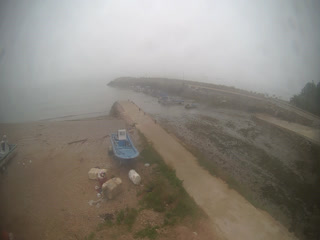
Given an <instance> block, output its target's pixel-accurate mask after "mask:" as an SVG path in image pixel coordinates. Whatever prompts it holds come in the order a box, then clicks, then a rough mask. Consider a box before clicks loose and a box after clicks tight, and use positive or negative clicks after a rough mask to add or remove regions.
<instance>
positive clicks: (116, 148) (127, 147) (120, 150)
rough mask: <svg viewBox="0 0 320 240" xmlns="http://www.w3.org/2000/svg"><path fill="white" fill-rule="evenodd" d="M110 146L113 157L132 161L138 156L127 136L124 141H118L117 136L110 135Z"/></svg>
mask: <svg viewBox="0 0 320 240" xmlns="http://www.w3.org/2000/svg"><path fill="white" fill-rule="evenodd" d="M110 140H111V144H112V149H113V153H114V155H115V156H116V157H117V158H119V159H123V160H130V159H134V158H136V157H138V156H139V152H138V150H137V149H136V148H135V146H134V145H133V143H132V141H131V138H130V136H129V134H127V138H126V140H118V137H117V134H116V133H113V134H111V138H110Z"/></svg>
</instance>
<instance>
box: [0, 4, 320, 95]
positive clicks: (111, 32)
mask: <svg viewBox="0 0 320 240" xmlns="http://www.w3.org/2000/svg"><path fill="white" fill-rule="evenodd" d="M319 13H320V2H319V1H317V0H313V1H311V0H310V1H308V0H306V1H301V0H282V1H279V0H268V1H256V0H230V1H226V0H215V1H213V0H212V1H199V0H197V1H188V0H181V1H171V0H161V1H150V0H143V1H129V0H128V1H122V0H115V1H107V0H104V1H100V0H97V1H92V0H91V1H90V0H88V1H80V0H68V1H56V0H48V1H45V0H33V1H26V0H21V1H16V0H12V1H9V0H7V1H2V2H1V5H0V91H1V92H2V93H3V91H6V92H7V94H8V93H9V94H15V93H17V91H18V90H19V91H21V90H25V91H29V92H32V91H34V90H41V89H42V87H43V88H45V87H48V86H57V85H64V84H66V85H70V84H73V83H77V82H78V81H92V83H93V84H94V83H95V82H99V81H105V82H108V81H110V80H112V79H113V78H115V77H121V76H133V77H141V76H147V77H168V78H170V77H172V78H183V77H184V78H185V79H190V80H197V81H206V82H213V83H218V84H225V85H230V86H236V87H238V88H242V89H249V90H255V91H259V92H263V93H264V92H267V93H269V94H273V93H275V94H277V95H281V96H283V97H284V98H286V99H288V98H289V97H290V96H291V95H292V94H295V93H298V92H300V90H301V88H302V87H303V86H304V84H305V83H306V82H309V81H315V82H318V81H319V80H320V14H319Z"/></svg>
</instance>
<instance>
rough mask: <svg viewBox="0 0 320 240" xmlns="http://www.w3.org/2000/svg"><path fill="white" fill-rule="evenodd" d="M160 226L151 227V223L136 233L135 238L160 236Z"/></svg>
mask: <svg viewBox="0 0 320 240" xmlns="http://www.w3.org/2000/svg"><path fill="white" fill-rule="evenodd" d="M158 228H159V227H158V226H154V227H151V226H150V225H149V226H147V227H146V228H144V229H142V230H140V231H139V232H137V233H135V234H134V238H149V239H155V238H157V236H158V232H157V229H158Z"/></svg>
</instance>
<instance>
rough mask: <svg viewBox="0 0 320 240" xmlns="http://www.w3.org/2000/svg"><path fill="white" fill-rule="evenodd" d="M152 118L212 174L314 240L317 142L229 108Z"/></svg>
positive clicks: (316, 221)
mask: <svg viewBox="0 0 320 240" xmlns="http://www.w3.org/2000/svg"><path fill="white" fill-rule="evenodd" d="M201 112H202V113H203V115H202V114H201ZM157 117H158V121H160V123H161V124H162V125H163V126H164V127H165V128H166V129H167V130H168V131H169V132H171V133H173V134H174V135H176V136H177V137H178V138H179V139H180V140H181V141H182V142H183V143H184V144H185V145H186V146H187V148H189V150H191V151H192V152H193V153H194V154H195V155H197V156H198V158H199V159H200V162H201V163H202V165H203V166H204V167H205V168H207V169H209V171H210V172H211V173H212V174H213V175H216V176H218V177H221V178H222V179H224V180H225V181H226V182H227V183H228V184H229V186H230V187H232V188H234V189H235V190H237V191H239V192H240V193H241V194H242V195H243V196H245V197H246V198H247V199H248V200H249V201H250V202H251V203H252V204H253V205H255V206H256V207H258V208H261V209H264V210H266V211H268V212H269V213H270V214H271V215H272V216H273V217H275V218H276V219H278V220H280V221H281V222H282V223H283V224H284V225H285V226H286V227H287V228H288V229H289V230H290V231H293V232H294V233H295V234H296V235H297V236H298V237H299V238H301V239H318V237H319V229H318V227H317V226H318V224H319V221H318V218H319V200H320V198H319V190H318V187H317V179H319V163H318V162H317V161H318V160H319V159H320V149H319V146H317V145H315V144H312V143H311V142H309V141H308V140H306V139H304V138H302V137H299V136H297V135H295V134H293V133H290V132H288V131H285V130H282V129H280V128H277V127H274V126H272V125H269V124H267V123H265V122H263V121H259V120H258V119H256V118H254V116H253V115H251V114H248V113H245V112H239V111H235V110H230V109H213V108H210V109H208V108H205V109H203V111H199V110H197V114H185V115H184V116H183V117H177V118H170V119H169V118H161V117H160V116H157Z"/></svg>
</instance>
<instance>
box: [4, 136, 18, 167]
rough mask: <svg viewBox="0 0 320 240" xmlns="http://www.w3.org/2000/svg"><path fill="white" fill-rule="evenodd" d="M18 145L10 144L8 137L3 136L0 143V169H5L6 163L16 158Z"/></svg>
mask: <svg viewBox="0 0 320 240" xmlns="http://www.w3.org/2000/svg"><path fill="white" fill-rule="evenodd" d="M16 147H17V145H16V144H8V142H7V137H6V136H3V138H2V141H1V143H0V169H2V168H5V165H6V163H8V162H9V161H10V159H11V158H12V157H13V156H14V153H15V151H14V150H15V149H16Z"/></svg>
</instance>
